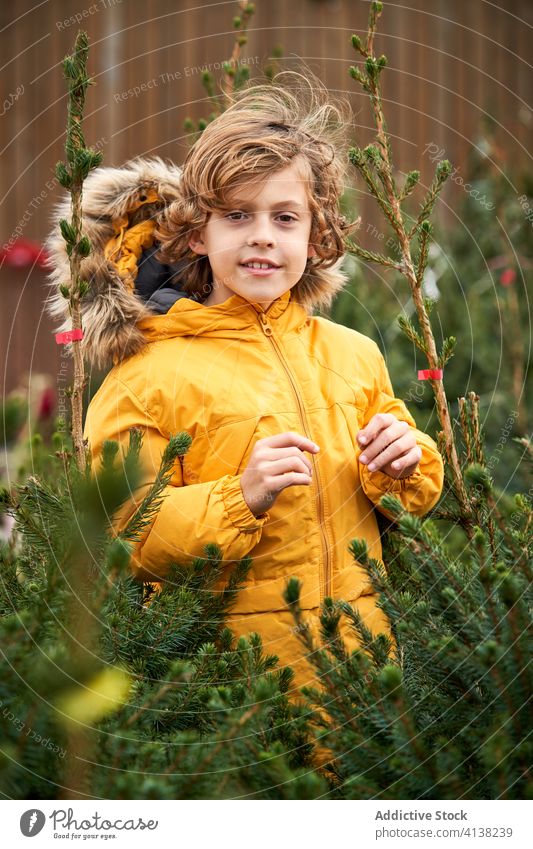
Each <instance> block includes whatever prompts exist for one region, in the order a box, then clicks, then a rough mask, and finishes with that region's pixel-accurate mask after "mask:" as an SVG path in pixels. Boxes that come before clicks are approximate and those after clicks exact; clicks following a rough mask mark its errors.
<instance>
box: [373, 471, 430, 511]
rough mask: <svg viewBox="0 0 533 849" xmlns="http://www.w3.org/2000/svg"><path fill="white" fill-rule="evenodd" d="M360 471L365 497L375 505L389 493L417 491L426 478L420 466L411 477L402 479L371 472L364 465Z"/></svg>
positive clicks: (383, 473)
mask: <svg viewBox="0 0 533 849" xmlns="http://www.w3.org/2000/svg"><path fill="white" fill-rule="evenodd" d="M359 470H360V471H359V473H360V476H361V483H362V485H363V489H364V491H365V495H366V496H367V498H370V500H371V501H373V502H374V503H377V502H378V501H379V499H380V498H381V497H382V496H383V495H387V494H388V493H392V494H394V493H398V492H400V493H401V492H405V491H406V490H407V489H415V490H416V489H417V486H418V485H420V486H422V485H423V482H424V477H425V476H424V475H423V473H422V472H421V471H420V466H417V468H416V469H415V470H414V472H413V473H412V474H411V475H407V477H405V478H400V479H398V478H391V477H390V475H387V474H385V472H380V471H379V470H378V471H377V472H369V471H368V467H367V466H364V465H362V464H361V465H360V467H359Z"/></svg>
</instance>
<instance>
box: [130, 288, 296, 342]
mask: <svg viewBox="0 0 533 849" xmlns="http://www.w3.org/2000/svg"><path fill="white" fill-rule="evenodd" d="M291 294H292V291H291V290H290V289H289V291H288V292H285V293H284V294H283V295H281V296H280V297H279V298H276V300H275V301H273V302H272V303H271V304H270V306H269V307H268V308H267V309H266V310H264V309H263V307H262V306H261V305H260V304H257V303H254V302H252V301H247V300H246V298H243V297H242V296H241V295H236V294H234V295H231V297H229V298H228V299H227V300H225V301H224V302H223V303H221V304H215V305H214V306H210V307H206V306H204V305H203V304H201V303H199V302H197V301H193V300H191V299H190V298H180V299H179V300H178V301H176V303H175V304H174V305H173V306H172V307H171V308H170V310H169V311H168V313H166V315H160V316H153V317H152V316H151V317H150V318H145V319H142V320H141V321H140V322H138V325H137V326H138V327H139V328H140V329H141V330H142V332H143V334H144V336H145V338H146V340H147V341H149V342H155V341H157V340H158V339H168V338H170V337H173V336H197V335H199V336H215V335H217V336H225V335H230V336H233V335H234V334H235V331H243V330H246V329H253V328H255V327H256V328H257V329H258V330H259V329H260V326H261V322H260V318H259V316H260V314H261V313H262V314H264V315H266V317H267V319H268V321H269V322H270V323H271V324H272V327H273V328H274V331H275V332H276V333H277V334H282V333H286V332H288V331H290V330H296V329H297V328H299V327H300V326H302V325H303V324H305V322H306V320H307V318H308V314H307V312H306V310H305V309H304V308H303V307H302V306H301V305H300V304H298V303H296V302H295V301H293V300H292V298H291Z"/></svg>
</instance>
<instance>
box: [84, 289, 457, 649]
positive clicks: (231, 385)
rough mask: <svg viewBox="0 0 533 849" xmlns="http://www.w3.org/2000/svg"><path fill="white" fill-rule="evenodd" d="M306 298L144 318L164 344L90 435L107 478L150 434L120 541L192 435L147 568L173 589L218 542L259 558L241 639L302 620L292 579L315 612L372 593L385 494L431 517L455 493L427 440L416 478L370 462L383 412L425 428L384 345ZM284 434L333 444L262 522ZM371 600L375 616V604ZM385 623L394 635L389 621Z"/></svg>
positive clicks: (108, 382)
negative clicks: (262, 487) (399, 388)
mask: <svg viewBox="0 0 533 849" xmlns="http://www.w3.org/2000/svg"><path fill="white" fill-rule="evenodd" d="M290 295H291V293H290V292H287V293H286V294H285V295H283V296H282V297H280V298H278V299H276V300H275V301H274V302H273V303H272V304H271V305H270V307H269V308H268V309H267V310H266V311H264V310H263V309H262V307H261V306H260V305H259V304H253V303H250V302H248V301H246V300H245V299H244V298H242V297H241V296H239V295H233V296H232V297H230V298H229V299H228V300H226V301H225V302H224V303H223V304H218V305H216V306H211V307H205V306H203V305H202V304H200V303H197V302H195V301H192V300H189V299H186V298H183V299H181V300H179V301H177V302H176V304H175V305H174V306H173V307H172V308H171V309H170V311H169V312H168V313H167V314H166V315H162V316H154V317H151V318H146V319H143V320H142V321H141V322H139V324H138V327H140V328H141V329H142V331H143V334H144V336H145V338H146V341H147V343H148V344H146V346H145V348H144V349H143V350H142V351H141V352H140V353H139V354H135V355H134V356H131V357H129V358H127V359H126V360H124V361H123V362H121V363H119V364H117V365H115V367H114V368H113V369H112V370H111V372H110V373H109V374H108V375H107V377H106V379H105V380H104V382H103V384H102V386H101V387H100V389H99V390H98V392H97V393H96V395H95V396H94V398H93V399H92V401H91V403H90V405H89V409H88V412H87V418H86V423H85V433H84V436H85V437H86V438H88V440H89V443H90V448H91V454H92V458H93V464H94V467H95V468H96V467H97V465H98V459H99V457H100V454H101V451H102V445H103V442H104V440H108V439H113V440H117V441H119V442H120V443H121V445H122V446H123V448H124V451H125V450H126V446H127V444H128V438H129V436H128V429H129V428H130V427H132V426H137V427H141V428H142V429H143V432H144V440H143V448H142V451H141V459H142V462H143V465H144V469H145V478H144V479H143V486H142V487H141V488H140V489H139V490H138V491H137V492H136V493H135V498H134V499H133V500H132V501H131V502H129V503H128V504H127V505H126V506H125V507H124V508H122V509H121V511H119V513H118V514H117V517H116V520H115V528H116V530H117V531H119V530H120V529H122V528H123V527H124V526H125V523H126V521H127V519H128V518H129V516H130V515H131V514H132V512H133V510H134V509H135V507H136V506H137V505H138V504H139V503H140V500H141V499H142V497H143V495H144V494H145V492H146V490H147V488H148V487H149V485H150V483H151V482H153V480H154V478H155V475H156V472H157V470H158V468H159V463H160V459H161V455H162V453H163V451H164V449H165V447H166V445H167V443H168V440H169V437H170V435H171V434H175V433H177V432H179V431H187V432H188V433H189V434H190V435H191V437H192V444H191V447H190V449H189V451H188V453H187V454H186V455H185V456H184V457H182V458H180V460H177V461H176V465H175V469H174V474H173V478H172V483H171V485H170V486H169V487H168V489H167V491H166V493H165V498H164V501H163V504H162V507H161V509H160V511H159V513H158V515H157V517H156V518H155V520H154V522H153V524H152V525H151V526H150V527H149V528H147V529H146V532H145V533H144V536H143V538H142V539H141V540H140V541H139V543H138V544H137V546H136V549H135V552H134V555H133V557H132V568H133V570H134V572H135V574H136V575H137V576H138V577H139V578H140V579H142V580H147V581H151V580H160V579H164V578H165V575H166V574H167V571H168V566H169V564H170V563H171V562H172V561H175V562H179V563H182V564H186V563H190V562H191V561H192V559H193V558H195V557H198V556H202V555H204V546H205V545H206V544H207V543H210V542H213V543H216V544H217V545H218V546H219V547H220V548H221V550H222V553H223V558H224V559H225V560H228V561H231V560H238V559H240V558H242V557H244V556H245V555H250V556H251V557H252V559H253V565H252V569H251V572H250V573H249V579H248V582H247V584H246V586H245V588H244V589H243V590H242V591H241V592H240V593H239V595H238V598H237V602H236V605H235V607H234V608H233V611H232V621H233V623H234V624H235V629H234V630H236V632H239V630H240V632H241V633H245V632H246V631H247V630H258V631H259V632H260V633H261V634H262V636H263V639H264V640H265V642H266V643H267V644H268V643H269V636H270V635H271V634H273V630H274V623H275V622H276V623H277V626H278V627H279V623H280V622H282V621H284V622H286V623H287V622H289V619H286V614H287V609H286V605H285V602H284V600H283V598H282V592H283V590H284V588H285V584H286V582H287V579H288V578H289V577H291V576H295V577H297V578H299V579H300V581H301V582H302V592H301V605H302V607H303V608H304V609H306V610H309V611H311V610H313V611H316V610H317V608H318V606H319V605H320V602H321V601H322V600H323V599H324V597H325V596H333V597H335V598H343V599H345V600H346V601H349V602H352V603H355V602H357V600H358V599H361V597H362V596H368V595H370V596H372V594H371V585H370V582H369V580H368V577H367V575H366V572H365V570H364V569H363V568H362V567H361V566H360V565H358V564H356V563H354V561H353V558H352V555H351V554H350V552H349V550H348V546H349V543H350V541H351V540H352V539H354V538H357V537H363V538H365V539H366V540H367V543H368V547H369V550H370V555H371V556H372V557H376V558H380V557H381V544H380V535H379V531H378V526H377V522H376V515H375V510H374V508H375V507H376V506H377V504H378V501H379V499H380V498H381V496H382V495H383V494H384V493H386V492H391V493H394V494H395V495H396V496H397V497H398V498H399V499H400V500H401V502H402V503H403V505H404V506H405V508H406V509H407V510H409V511H410V512H412V513H414V514H416V515H418V516H420V515H423V514H424V513H426V512H427V511H428V510H429V509H430V508H431V507H433V506H434V505H435V504H436V502H437V501H438V499H439V496H440V493H441V489H442V484H443V464H442V460H441V457H440V454H439V453H438V451H437V448H436V445H435V443H434V442H433V440H432V439H431V438H430V437H429V436H427V435H426V434H425V433H422V432H421V431H419V430H416V439H417V442H418V444H419V446H420V447H421V448H422V459H421V461H420V464H419V467H418V468H417V470H416V471H415V472H414V474H412V475H411V476H410V477H408V478H406V479H404V480H399V481H397V480H394V479H392V478H390V477H389V476H388V475H386V474H385V473H382V472H374V473H371V472H369V471H368V469H367V467H366V466H364V465H362V464H360V463H359V462H358V456H359V454H360V449H359V447H358V445H357V442H356V434H357V432H358V431H359V430H360V429H361V428H362V427H364V426H365V425H366V424H367V423H368V421H369V420H370V418H371V417H372V416H373V415H374V414H375V413H377V412H387V413H393V414H394V415H395V416H397V417H398V418H399V419H401V420H403V421H406V422H408V423H409V425H410V426H411V427H413V428H416V424H415V421H414V419H413V417H412V416H411V415H410V413H409V411H408V410H407V408H406V406H405V404H404V403H403V402H402V401H401V400H399V399H397V398H395V397H394V393H393V390H392V387H391V382H390V379H389V375H388V372H387V368H386V365H385V362H384V359H383V357H382V355H381V353H380V351H379V349H378V347H377V345H376V344H375V343H374V342H373V341H372V340H371V339H369V338H368V337H366V336H363V335H362V334H360V333H358V332H356V331H355V330H351V329H349V328H346V327H343V326H341V325H338V324H335V323H334V322H332V321H330V320H328V319H325V318H322V317H316V316H310V315H308V314H307V312H306V311H305V310H304V308H303V307H301V306H300V305H299V304H297V303H296V302H294V301H293V300H291V297H290ZM284 431H297V432H298V433H301V434H304V435H305V436H307V437H309V438H310V439H312V440H313V441H314V442H316V443H317V444H318V445H319V446H320V449H321V450H320V452H319V453H318V454H316V455H310V454H308V455H307V456H308V457H310V458H311V461H312V463H313V480H312V483H311V485H310V486H291V487H287V488H286V489H284V490H283V491H282V492H281V493H280V494H279V496H278V497H277V499H276V501H275V502H274V504H273V505H272V507H271V509H269V511H268V513H266V514H264V515H262V516H261V517H260V518H256V517H255V516H254V515H253V513H252V512H251V511H250V509H249V508H248V506H247V504H246V502H245V500H244V498H243V494H242V490H241V486H240V475H241V473H242V472H243V471H244V469H245V467H246V465H247V462H248V459H249V457H250V454H251V451H252V448H253V446H254V444H255V442H256V441H257V440H258V439H261V438H263V437H266V436H272V435H274V434H277V433H281V432H284ZM230 568H231V565H228V567H227V569H228V570H229V569H230ZM226 574H227V572H226ZM221 586H222V583H221ZM369 602H370V603H371V607H372V608H375V598H374V597H373V596H372V597H371V598H369V599H367V604H368V603H369ZM247 617H249V618H247ZM380 622H381V625H382V626H383V628H384V630H386V627H385V623H384V621H383V617H382V618H381V620H380ZM237 623H240V625H239V624H237ZM250 626H253V627H251V628H250ZM280 641H281V636H280V635H278V639H277V643H278V645H277V646H276V645H273V644H272V645H267V646H266V647H267V648H269V649H270V650H271V651H275V653H277V654H278V655H279V654H282V655H283V651H281V652H280V647H281V648H283V646H284V645H285V643H284V642H283V641H281V642H280ZM295 645H296V643H294V642H293V643H292V649H291V652H294V650H295V649H294V646H295ZM288 660H290V657H289V658H288Z"/></svg>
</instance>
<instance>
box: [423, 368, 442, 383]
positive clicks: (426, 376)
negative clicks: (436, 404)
mask: <svg viewBox="0 0 533 849" xmlns="http://www.w3.org/2000/svg"><path fill="white" fill-rule="evenodd" d="M442 375H443V371H442V369H441V368H423V369H420V371H419V372H418V379H419V380H442Z"/></svg>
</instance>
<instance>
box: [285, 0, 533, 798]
mask: <svg viewBox="0 0 533 849" xmlns="http://www.w3.org/2000/svg"><path fill="white" fill-rule="evenodd" d="M382 7H383V4H382V3H380V2H372V3H371V6H370V14H369V24H368V32H367V36H366V39H365V40H364V41H363V40H361V39H360V38H359V37H358V36H355V35H354V36H352V43H353V46H354V48H355V50H356V51H358V52H359V53H360V54H361V55H362V57H363V59H364V71H363V70H361V69H360V68H358V67H352V68H351V69H350V73H351V75H352V77H353V78H354V79H356V80H357V81H358V82H359V83H361V85H362V86H363V88H364V89H365V91H367V93H368V94H369V96H370V99H371V104H372V107H373V112H374V118H375V123H376V130H377V137H376V143H375V144H373V145H368V146H367V147H366V148H365V149H364V150H361V149H360V148H353V149H352V150H351V152H350V158H351V161H352V163H353V164H354V166H355V167H356V169H357V171H358V172H359V174H360V175H361V177H362V179H363V180H364V181H365V183H366V185H367V187H368V189H369V192H370V194H371V195H372V196H373V197H374V198H375V199H376V201H377V203H378V204H379V206H380V208H381V211H382V212H383V214H384V216H385V218H386V219H387V220H388V221H389V223H390V224H391V227H392V229H393V231H394V232H395V234H396V238H397V248H398V249H397V250H396V251H394V250H393V251H392V252H391V253H392V255H391V254H389V255H381V254H377V253H375V252H372V251H368V250H366V249H364V248H362V247H361V246H360V245H358V244H353V245H352V250H353V253H354V254H355V255H356V256H358V257H359V258H360V259H363V260H365V261H366V262H373V263H378V264H379V265H381V266H384V267H385V268H386V269H394V270H396V271H397V272H399V273H400V274H402V275H403V276H404V277H405V278H406V280H407V282H408V284H409V288H410V291H411V295H412V299H413V303H414V306H415V310H416V318H417V320H418V325H417V326H416V325H415V323H414V321H413V320H412V319H411V318H408V317H405V316H403V317H401V319H400V322H399V323H400V326H401V328H402V330H403V331H404V333H405V334H406V336H407V338H408V339H409V340H410V341H411V342H412V343H413V345H415V346H416V347H417V348H418V349H419V350H420V351H421V352H422V353H423V354H424V355H425V356H426V357H427V359H428V365H429V367H430V369H431V371H432V380H431V381H430V382H431V386H432V389H433V392H434V396H435V402H436V410H437V417H438V420H439V422H440V425H441V428H442V430H441V431H440V433H439V434H438V438H439V444H440V446H441V450H442V454H443V457H444V460H445V473H446V498H445V499H444V502H443V504H442V505H440V506H439V507H438V508H436V509H434V510H433V511H432V512H431V514H430V516H429V517H428V518H426V520H425V521H421V520H420V519H419V518H417V517H415V516H412V515H409V514H408V513H406V512H405V511H404V510H403V508H402V505H401V504H400V502H399V501H398V500H397V499H395V498H394V497H392V496H390V495H388V496H385V497H383V498H382V499H381V502H380V503H381V506H382V507H383V509H384V510H385V511H387V514H388V515H389V516H391V517H392V519H393V520H394V522H393V524H392V526H391V527H390V528H389V532H388V537H387V545H386V546H385V553H384V559H385V562H386V563H387V567H386V568H385V567H384V565H383V564H382V563H380V562H378V561H376V560H372V559H370V558H369V557H368V550H367V545H366V542H365V541H364V540H354V541H353V542H352V549H351V550H352V554H353V556H354V559H355V560H356V561H358V562H359V563H361V564H362V565H363V566H364V567H365V569H366V570H367V571H368V574H369V578H370V580H371V582H372V585H373V587H374V590H375V591H376V592H377V593H379V594H380V596H379V598H380V601H379V606H380V607H382V608H383V610H384V611H385V612H386V614H387V615H388V617H389V619H390V621H391V623H392V628H393V633H394V635H395V637H396V639H397V643H398V664H397V665H395V664H391V663H390V661H389V658H388V643H389V640H388V638H387V637H386V636H385V635H380V636H378V637H377V638H374V637H373V635H372V634H371V632H370V631H369V629H368V628H367V627H366V626H365V624H364V623H363V621H362V619H361V616H360V615H359V613H358V611H357V610H356V609H354V608H353V607H352V606H351V605H348V604H346V603H345V602H343V601H342V600H339V599H336V600H335V599H326V600H325V602H324V606H323V610H322V618H321V623H322V631H321V639H322V647H321V650H320V651H317V647H316V646H315V645H314V644H313V641H312V639H311V638H310V636H309V633H308V631H307V630H306V629H305V628H303V627H298V628H297V631H296V633H298V635H299V638H300V640H301V641H302V643H303V644H304V646H305V647H306V649H307V650H308V652H309V659H310V661H311V662H312V663H313V665H314V666H315V667H316V669H317V672H318V673H319V674H320V676H321V680H322V681H323V682H324V689H322V690H321V691H317V690H307V696H308V697H309V700H310V704H311V705H314V706H315V707H317V708H318V709H319V710H320V716H321V718H322V725H323V729H324V734H323V737H322V739H321V742H323V743H324V744H326V745H327V746H328V747H329V748H330V749H331V751H332V752H333V754H334V756H335V759H334V766H335V769H336V771H337V774H338V778H339V780H340V784H339V786H338V787H337V788H336V792H337V793H338V794H339V795H340V796H342V797H344V798H376V797H377V798H387V799H390V798H396V799H406V798H407V799H412V798H416V799H418V798H433V799H439V798H449V799H453V798H458V797H460V798H465V797H466V798H523V797H528V798H530V797H531V795H532V794H533V782H532V777H531V763H532V755H533V748H532V744H531V741H530V721H529V717H530V713H531V705H530V701H531V693H532V683H533V681H532V675H531V662H530V659H531V649H532V629H531V577H532V569H531V562H532V561H531V556H532V534H531V527H532V524H533V511H532V503H531V498H530V497H529V495H528V496H524V495H520V494H517V495H516V496H515V499H514V504H513V505H512V507H511V506H510V505H509V503H508V502H507V503H504V505H503V508H502V507H501V506H500V505H499V503H498V499H497V497H496V493H495V490H494V484H493V480H492V477H491V474H490V464H489V463H488V462H487V461H486V458H485V453H484V437H483V428H482V425H481V422H480V417H479V396H477V395H476V394H475V393H474V392H470V393H469V394H468V396H467V397H466V398H464V397H463V398H460V399H459V401H458V412H459V415H458V419H459V421H458V425H457V426H454V423H452V420H451V417H450V412H449V405H448V401H447V398H446V394H445V391H444V386H443V383H442V373H441V372H440V370H442V369H443V368H444V366H445V365H446V363H447V362H448V360H449V359H450V357H451V356H452V354H453V349H454V345H455V339H454V338H452V337H449V338H447V339H444V340H443V343H442V346H441V349H440V352H439V351H438V349H437V345H436V343H435V339H434V336H433V331H432V327H431V321H430V312H431V310H432V307H433V304H432V303H431V300H430V299H429V298H427V297H424V294H423V291H422V282H423V279H424V272H425V269H426V266H427V262H428V257H429V240H430V237H431V233H432V228H431V225H430V223H429V220H428V215H429V213H430V212H431V210H432V208H433V206H434V205H435V202H436V199H437V197H438V195H439V192H440V190H441V188H442V185H443V183H444V181H445V179H446V177H447V175H448V174H449V173H450V166H449V163H446V162H441V163H439V164H438V165H437V169H436V174H435V178H434V181H433V183H432V185H431V186H430V188H429V190H428V192H427V193H426V196H425V198H424V199H423V201H422V204H421V206H420V210H419V212H418V215H417V216H416V219H415V221H414V223H413V222H412V221H411V222H410V223H409V216H408V215H407V213H406V212H405V211H404V210H403V209H402V202H403V200H404V199H405V198H406V197H407V196H408V195H409V194H410V193H411V192H412V191H413V190H414V188H415V186H416V184H417V181H418V177H419V175H418V172H417V171H412V172H410V173H409V174H408V175H407V177H406V179H405V182H404V185H403V186H402V187H399V186H398V185H397V183H396V181H395V178H394V170H393V158H392V150H391V145H390V138H389V136H388V132H387V125H386V121H385V118H384V115H383V108H382V98H381V88H380V86H381V82H380V80H381V74H382V72H383V69H384V68H385V67H386V64H387V60H386V57H385V56H381V57H379V59H378V58H376V56H375V55H374V49H373V47H374V37H375V34H376V25H377V20H378V18H379V16H380V14H381V12H382ZM414 237H416V240H417V247H416V249H413V248H412V247H411V241H412V239H413V238H414ZM458 430H459V432H458ZM514 442H515V447H516V448H517V447H518V445H519V446H520V449H521V453H522V455H523V456H526V457H527V458H528V459H529V462H531V447H530V440H529V439H528V438H525V437H523V438H521V439H515V440H514ZM459 443H460V444H459ZM516 453H517V454H518V450H517V451H516ZM439 518H440V519H445V520H447V522H448V525H446V524H445V525H444V527H443V526H442V525H439V522H438V519H439ZM450 523H451V526H452V527H453V529H454V531H455V534H454V537H453V539H452V545H449V544H448V542H447V535H448V528H449V527H450ZM457 534H459V535H460V537H461V542H460V545H457V544H456V539H457ZM299 590H300V587H299V585H298V582H296V581H293V582H291V583H290V584H289V586H288V587H287V591H286V594H285V599H286V601H287V604H289V605H290V607H291V610H292V612H293V615H294V617H295V622H296V624H297V625H299V626H301V625H302V621H303V619H302V617H303V614H302V611H301V609H300V607H299ZM341 616H346V617H348V620H349V622H350V623H351V625H352V627H353V628H354V630H355V632H356V633H357V635H358V637H359V640H360V642H361V649H359V650H357V651H355V652H353V653H352V654H351V655H348V653H347V651H346V648H345V646H344V644H343V642H342V640H341V638H340V636H339V630H338V624H339V621H340V617H341Z"/></svg>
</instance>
